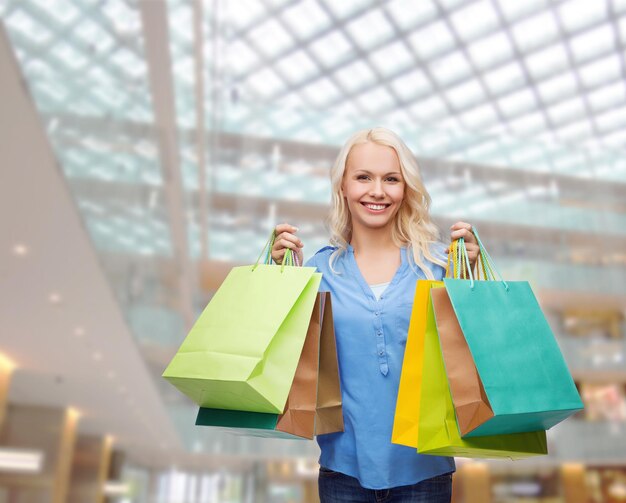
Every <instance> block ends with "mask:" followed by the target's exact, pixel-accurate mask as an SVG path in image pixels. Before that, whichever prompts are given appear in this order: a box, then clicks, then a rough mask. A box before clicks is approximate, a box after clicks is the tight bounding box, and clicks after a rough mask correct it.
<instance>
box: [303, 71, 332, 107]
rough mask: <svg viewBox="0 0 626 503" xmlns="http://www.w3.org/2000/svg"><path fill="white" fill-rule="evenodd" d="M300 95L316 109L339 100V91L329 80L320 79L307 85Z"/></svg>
mask: <svg viewBox="0 0 626 503" xmlns="http://www.w3.org/2000/svg"><path fill="white" fill-rule="evenodd" d="M302 94H303V95H304V96H305V98H307V99H308V100H309V101H311V102H312V103H313V105H314V106H316V107H323V106H326V105H328V104H329V103H330V102H332V101H335V100H337V99H338V98H339V89H337V86H335V84H333V83H332V82H331V81H330V79H328V78H326V77H322V78H321V79H318V80H316V81H315V82H313V83H311V84H309V85H308V86H307V87H305V88H304V89H303V91H302Z"/></svg>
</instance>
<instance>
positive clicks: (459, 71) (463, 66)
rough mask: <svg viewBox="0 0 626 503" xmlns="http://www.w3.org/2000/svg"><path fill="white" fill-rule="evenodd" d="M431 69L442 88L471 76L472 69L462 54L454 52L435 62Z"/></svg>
mask: <svg viewBox="0 0 626 503" xmlns="http://www.w3.org/2000/svg"><path fill="white" fill-rule="evenodd" d="M430 69H431V72H432V74H433V76H434V77H435V79H436V80H437V82H439V84H441V85H442V86H445V85H447V84H450V83H452V82H455V81H458V80H461V79H463V78H465V77H467V76H469V75H470V74H471V67H470V66H469V64H468V62H467V60H466V59H465V56H463V54H462V53H460V52H453V53H452V54H450V55H449V56H444V57H443V58H440V59H438V60H436V61H434V62H433V63H432V64H431V65H430Z"/></svg>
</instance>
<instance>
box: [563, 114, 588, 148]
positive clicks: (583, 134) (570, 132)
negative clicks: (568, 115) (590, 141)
mask: <svg viewBox="0 0 626 503" xmlns="http://www.w3.org/2000/svg"><path fill="white" fill-rule="evenodd" d="M592 133H593V132H592V130H591V125H590V124H589V121H588V120H587V119H583V120H581V121H579V122H575V123H573V124H569V125H567V126H564V127H562V128H560V129H557V130H556V136H557V138H558V139H559V140H561V141H567V142H574V141H579V140H583V139H586V138H588V137H590V136H591V135H592Z"/></svg>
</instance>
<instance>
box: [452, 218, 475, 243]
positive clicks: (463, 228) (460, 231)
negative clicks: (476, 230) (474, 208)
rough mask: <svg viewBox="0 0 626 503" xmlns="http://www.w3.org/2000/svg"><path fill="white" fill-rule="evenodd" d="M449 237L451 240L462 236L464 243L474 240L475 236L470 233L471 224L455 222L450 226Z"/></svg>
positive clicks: (473, 241)
mask: <svg viewBox="0 0 626 503" xmlns="http://www.w3.org/2000/svg"><path fill="white" fill-rule="evenodd" d="M450 237H451V238H452V240H455V239H459V238H463V239H464V240H465V242H466V243H475V242H476V237H475V236H474V234H473V233H472V224H469V223H467V222H457V223H455V224H454V225H453V226H452V227H450Z"/></svg>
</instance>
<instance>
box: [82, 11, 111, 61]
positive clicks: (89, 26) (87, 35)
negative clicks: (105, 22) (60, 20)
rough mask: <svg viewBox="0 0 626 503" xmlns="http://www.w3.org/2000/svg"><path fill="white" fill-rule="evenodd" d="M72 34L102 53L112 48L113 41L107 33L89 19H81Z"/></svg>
mask: <svg viewBox="0 0 626 503" xmlns="http://www.w3.org/2000/svg"><path fill="white" fill-rule="evenodd" d="M74 33H76V35H77V36H78V37H79V38H80V39H81V40H82V41H83V42H85V43H86V44H89V45H90V46H91V47H95V48H96V49H97V51H98V52H100V53H103V52H106V51H108V50H109V49H110V48H111V47H113V43H114V42H113V39H112V37H111V35H109V33H108V32H106V31H105V30H103V29H102V28H101V27H100V26H99V25H98V24H96V23H94V22H93V21H91V20H89V19H83V20H81V22H80V23H78V25H77V26H76V28H75V29H74Z"/></svg>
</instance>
